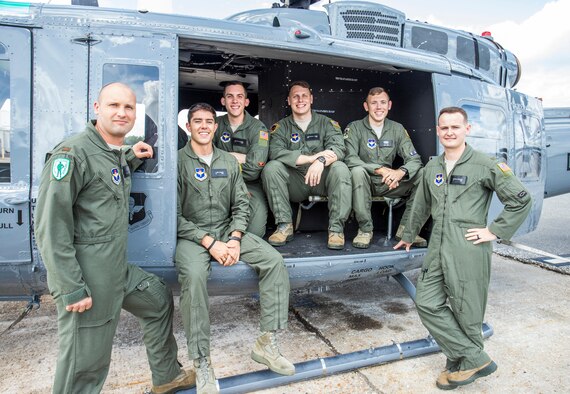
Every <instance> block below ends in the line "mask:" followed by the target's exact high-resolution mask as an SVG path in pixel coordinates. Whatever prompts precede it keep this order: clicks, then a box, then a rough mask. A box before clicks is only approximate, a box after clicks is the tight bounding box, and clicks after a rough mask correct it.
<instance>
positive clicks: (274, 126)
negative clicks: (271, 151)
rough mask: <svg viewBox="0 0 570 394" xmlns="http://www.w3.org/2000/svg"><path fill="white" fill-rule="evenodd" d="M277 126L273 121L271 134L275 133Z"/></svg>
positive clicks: (278, 125)
mask: <svg viewBox="0 0 570 394" xmlns="http://www.w3.org/2000/svg"><path fill="white" fill-rule="evenodd" d="M279 127H280V124H279V123H275V124H274V125H273V126H271V134H273V133H275V132H276V131H277V129H278V128H279Z"/></svg>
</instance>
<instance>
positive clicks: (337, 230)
mask: <svg viewBox="0 0 570 394" xmlns="http://www.w3.org/2000/svg"><path fill="white" fill-rule="evenodd" d="M287 102H288V103H289V106H290V107H291V112H292V114H291V115H290V116H288V117H286V118H284V119H281V120H280V121H279V122H277V123H275V124H274V125H273V127H272V128H271V143H270V145H269V158H270V159H271V160H270V161H269V162H268V163H267V165H266V166H265V168H264V169H263V172H262V174H261V179H262V181H263V188H264V189H265V193H266V194H267V200H268V201H269V208H270V209H271V211H272V212H273V216H274V217H275V222H276V223H277V229H276V230H275V232H274V233H273V234H272V235H271V236H270V237H269V239H268V242H269V243H270V244H271V245H273V246H282V245H285V243H286V242H288V241H290V240H292V239H293V223H292V213H291V204H290V200H291V201H295V202H301V201H303V200H305V199H307V197H308V196H310V195H313V194H314V195H321V196H328V200H329V204H328V208H329V225H328V243H327V246H328V248H329V249H343V248H344V223H345V222H346V219H347V218H348V215H349V214H350V210H351V207H352V201H351V200H352V196H351V181H350V171H349V170H348V167H347V166H346V164H344V163H343V162H342V161H341V160H342V159H343V158H344V153H345V147H344V142H343V139H342V131H341V129H340V126H339V125H338V123H337V122H335V121H334V120H332V119H330V118H328V117H326V116H324V115H321V114H319V113H317V112H315V111H312V110H311V106H312V104H313V94H312V93H311V89H310V86H309V84H308V83H307V82H305V81H297V82H293V83H292V84H291V87H290V90H289V96H288V97H287Z"/></svg>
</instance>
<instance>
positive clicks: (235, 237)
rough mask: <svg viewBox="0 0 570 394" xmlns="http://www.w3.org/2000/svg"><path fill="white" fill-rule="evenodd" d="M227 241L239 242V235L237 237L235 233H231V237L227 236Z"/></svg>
mask: <svg viewBox="0 0 570 394" xmlns="http://www.w3.org/2000/svg"><path fill="white" fill-rule="evenodd" d="M228 241H238V242H239V243H241V237H238V236H237V235H232V236H231V237H229V238H228Z"/></svg>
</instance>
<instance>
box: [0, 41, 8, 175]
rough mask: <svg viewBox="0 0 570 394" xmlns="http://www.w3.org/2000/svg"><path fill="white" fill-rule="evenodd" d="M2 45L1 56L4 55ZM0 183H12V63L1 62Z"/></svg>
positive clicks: (0, 47) (0, 46)
mask: <svg viewBox="0 0 570 394" xmlns="http://www.w3.org/2000/svg"><path fill="white" fill-rule="evenodd" d="M3 48H4V47H3V46H2V44H0V55H2V54H3V53H4V51H3V50H2V49H3ZM0 183H10V61H9V60H0Z"/></svg>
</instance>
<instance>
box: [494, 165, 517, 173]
mask: <svg viewBox="0 0 570 394" xmlns="http://www.w3.org/2000/svg"><path fill="white" fill-rule="evenodd" d="M497 166H498V167H499V168H500V169H501V171H503V173H510V172H513V171H512V170H511V168H510V167H509V166H508V165H507V163H504V162H500V163H497Z"/></svg>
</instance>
